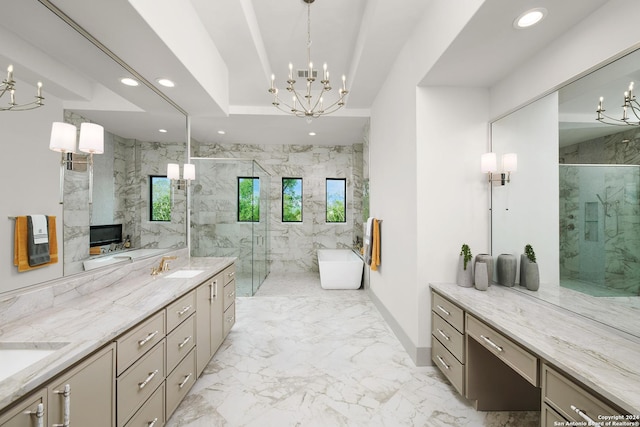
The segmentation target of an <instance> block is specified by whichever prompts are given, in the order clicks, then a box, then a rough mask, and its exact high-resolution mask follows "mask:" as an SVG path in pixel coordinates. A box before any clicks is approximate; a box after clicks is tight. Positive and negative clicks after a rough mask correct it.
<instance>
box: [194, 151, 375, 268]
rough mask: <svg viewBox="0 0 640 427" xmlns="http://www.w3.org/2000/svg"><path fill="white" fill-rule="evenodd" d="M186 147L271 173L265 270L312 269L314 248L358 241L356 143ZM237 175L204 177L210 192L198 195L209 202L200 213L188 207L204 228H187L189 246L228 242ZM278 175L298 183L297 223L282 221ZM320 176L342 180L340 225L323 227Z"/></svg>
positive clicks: (359, 169)
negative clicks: (343, 197)
mask: <svg viewBox="0 0 640 427" xmlns="http://www.w3.org/2000/svg"><path fill="white" fill-rule="evenodd" d="M192 146H193V149H194V156H196V157H215V158H221V157H222V158H244V159H253V160H256V161H257V162H258V163H259V164H260V165H261V166H262V167H263V168H264V169H265V170H266V171H267V172H268V173H269V174H270V175H271V184H270V188H269V197H270V200H271V204H270V212H269V224H268V234H267V239H268V241H267V242H266V243H265V244H268V246H269V249H270V251H269V259H268V261H269V265H270V271H271V272H278V273H281V272H284V273H286V272H302V271H317V270H318V263H317V258H316V250H317V249H319V248H351V247H353V244H354V241H355V239H356V236H358V237H359V238H360V239H362V188H363V187H362V183H363V175H362V169H363V144H362V143H359V144H354V145H350V146H343V145H334V146H314V145H253V144H251V145H249V144H199V143H193V144H192ZM202 162H203V161H200V163H202ZM221 170H222V169H221ZM198 173H200V172H198ZM220 173H221V175H224V174H225V172H220ZM229 173H232V172H229ZM238 176H239V175H237V174H235V173H232V176H224V177H221V178H219V179H215V178H214V179H209V183H205V186H210V188H200V190H199V191H201V195H202V196H204V194H205V192H210V193H211V194H210V200H209V201H203V203H204V204H205V206H207V208H206V209H205V210H206V212H195V211H196V210H197V209H198V208H197V207H195V206H194V216H195V215H199V216H201V217H203V216H205V215H206V216H209V218H208V220H206V221H202V222H203V223H205V224H206V225H205V226H204V228H203V229H202V230H192V239H193V242H194V245H195V244H196V243H195V242H196V239H198V241H199V243H198V245H199V247H200V248H204V247H206V246H207V245H213V246H216V245H221V244H226V243H224V241H227V242H229V241H230V240H231V239H233V238H234V237H233V231H230V230H234V229H235V227H236V215H237V204H236V192H237V188H236V187H237V181H236V180H237V177H238ZM243 176H250V175H243ZM283 177H286V178H302V179H303V214H302V215H303V222H302V223H283V222H282V178H283ZM326 178H346V180H347V222H346V223H341V224H327V223H326V221H325V216H326V214H325V179H326ZM200 180H205V178H204V176H203V175H199V177H198V179H197V180H196V181H197V182H196V187H195V188H194V192H195V191H196V190H195V189H196V188H197V187H198V185H200V184H201V183H200ZM212 181H215V182H212ZM194 199H195V193H194ZM204 240H208V241H204ZM242 256H243V257H244V256H246V254H242ZM240 262H244V261H243V260H240Z"/></svg>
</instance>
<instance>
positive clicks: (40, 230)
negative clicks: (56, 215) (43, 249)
mask: <svg viewBox="0 0 640 427" xmlns="http://www.w3.org/2000/svg"><path fill="white" fill-rule="evenodd" d="M30 217H31V224H32V225H33V243H34V244H36V245H40V244H42V243H49V231H48V227H47V217H46V215H30Z"/></svg>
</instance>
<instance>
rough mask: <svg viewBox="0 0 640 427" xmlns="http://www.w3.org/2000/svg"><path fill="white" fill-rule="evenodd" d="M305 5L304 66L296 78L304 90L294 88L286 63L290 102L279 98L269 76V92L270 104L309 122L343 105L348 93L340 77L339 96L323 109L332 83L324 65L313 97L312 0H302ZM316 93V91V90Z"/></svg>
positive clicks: (343, 79) (273, 77) (291, 73)
mask: <svg viewBox="0 0 640 427" xmlns="http://www.w3.org/2000/svg"><path fill="white" fill-rule="evenodd" d="M302 1H303V2H305V3H307V64H308V67H307V69H306V70H298V72H297V77H298V78H303V79H305V80H306V87H305V88H304V90H303V91H301V92H300V91H298V90H296V88H295V84H296V80H295V79H294V77H296V76H294V72H293V64H292V63H289V78H288V79H287V87H286V89H287V92H289V93H290V94H291V103H290V104H289V103H287V102H285V101H284V100H282V99H281V98H280V97H279V96H278V92H279V91H278V88H277V87H276V85H275V75H273V74H272V75H271V87H270V88H269V93H271V94H272V95H273V102H272V104H273V105H274V106H275V107H276V108H278V109H279V110H281V111H284V112H285V113H288V114H293V115H295V116H296V117H306V118H307V120H308V121H310V120H311V119H313V118H316V117H320V116H324V115H327V114H331V113H333V112H335V111H337V110H339V109H340V108H342V107H343V106H344V102H345V96H346V95H347V94H348V93H349V92H348V91H347V81H346V77H345V76H344V75H343V76H342V88H341V89H340V90H339V97H338V99H337V100H335V101H334V102H333V103H330V104H327V105H328V106H325V100H324V95H325V94H327V92H329V91H331V82H330V81H329V70H327V64H326V63H325V64H324V65H323V67H322V80H320V84H321V85H322V86H321V89H320V92H319V94H317V96H314V95H313V94H312V90H313V89H314V86H313V83H314V82H315V81H316V78H317V74H318V71H317V70H314V69H313V62H312V61H311V3H313V2H314V1H315V0H302ZM303 81H304V80H303ZM316 92H317V90H316Z"/></svg>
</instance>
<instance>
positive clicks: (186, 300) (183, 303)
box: [167, 291, 196, 333]
mask: <svg viewBox="0 0 640 427" xmlns="http://www.w3.org/2000/svg"><path fill="white" fill-rule="evenodd" d="M195 311H196V293H195V292H194V291H192V292H189V293H188V294H186V295H185V296H183V297H182V298H180V299H178V300H176V301H174V302H173V303H171V305H169V306H167V333H169V332H171V331H172V330H174V329H175V327H176V326H178V325H179V324H180V323H182V322H183V321H184V320H185V319H186V318H187V317H189V316H191V315H192V314H193V313H194V312H195Z"/></svg>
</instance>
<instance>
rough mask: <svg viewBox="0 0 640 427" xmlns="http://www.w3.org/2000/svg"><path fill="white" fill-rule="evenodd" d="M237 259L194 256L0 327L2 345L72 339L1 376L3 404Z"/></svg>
mask: <svg viewBox="0 0 640 427" xmlns="http://www.w3.org/2000/svg"><path fill="white" fill-rule="evenodd" d="M234 261H235V258H190V259H189V260H188V261H186V262H183V263H181V264H180V266H179V267H175V270H171V271H170V272H165V273H162V274H161V275H158V276H151V275H146V276H143V277H141V276H139V275H138V276H135V277H134V278H132V279H127V278H123V279H121V280H119V281H117V282H116V283H114V284H112V285H111V286H108V287H106V288H103V289H100V290H97V291H95V292H92V293H90V294H87V295H84V296H80V297H77V298H74V299H72V300H69V301H67V302H66V303H65V304H63V305H60V306H57V307H52V308H49V309H46V310H43V311H39V312H37V313H36V312H34V313H33V314H32V315H30V316H28V317H24V318H21V319H19V320H16V321H14V322H9V323H7V324H4V325H2V326H1V327H0V344H4V345H7V343H52V342H55V343H68V344H66V345H64V346H63V347H62V348H60V349H59V350H57V351H55V352H53V353H52V354H50V355H49V356H47V357H45V358H44V359H41V360H40V361H38V362H36V363H34V364H32V365H30V366H28V367H27V368H25V369H23V370H21V371H19V372H17V373H16V374H14V375H12V376H10V377H8V378H6V379H4V380H2V381H0V409H1V408H3V407H5V406H7V405H9V404H10V403H12V402H14V401H16V400H18V399H19V398H20V397H22V396H24V395H26V394H28V393H30V392H31V391H34V390H37V389H38V388H39V387H41V386H42V385H44V384H45V383H46V382H47V381H49V380H50V379H52V378H54V377H55V376H56V375H58V374H59V373H61V372H63V371H64V370H65V369H67V368H69V367H70V366H72V365H73V364H74V363H76V362H78V361H80V360H82V359H83V358H84V357H86V356H88V355H90V354H91V353H92V352H94V351H95V350H98V349H99V348H101V347H102V346H104V345H105V344H108V343H109V342H111V341H113V340H114V339H115V338H116V337H118V336H120V335H122V334H123V333H124V332H126V331H127V330H128V329H130V328H131V327H133V326H135V325H136V324H137V323H139V322H141V321H142V320H144V319H145V318H147V317H148V316H149V315H151V314H153V313H155V312H157V311H159V310H161V309H162V308H163V307H165V306H166V305H167V304H168V303H170V302H171V301H173V300H175V299H176V298H178V297H179V296H181V295H183V294H185V293H187V292H189V291H190V290H192V289H194V288H196V287H197V286H198V285H199V284H201V283H202V282H203V281H205V280H207V279H208V278H209V277H211V276H213V275H215V274H217V273H218V272H220V271H222V270H223V269H225V268H226V267H228V266H229V265H231V264H232V263H233V262H234ZM188 269H191V270H194V269H197V270H203V272H202V273H200V274H198V275H197V276H195V277H193V278H188V279H167V278H166V276H168V275H169V274H171V273H172V272H175V271H179V270H188Z"/></svg>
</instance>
